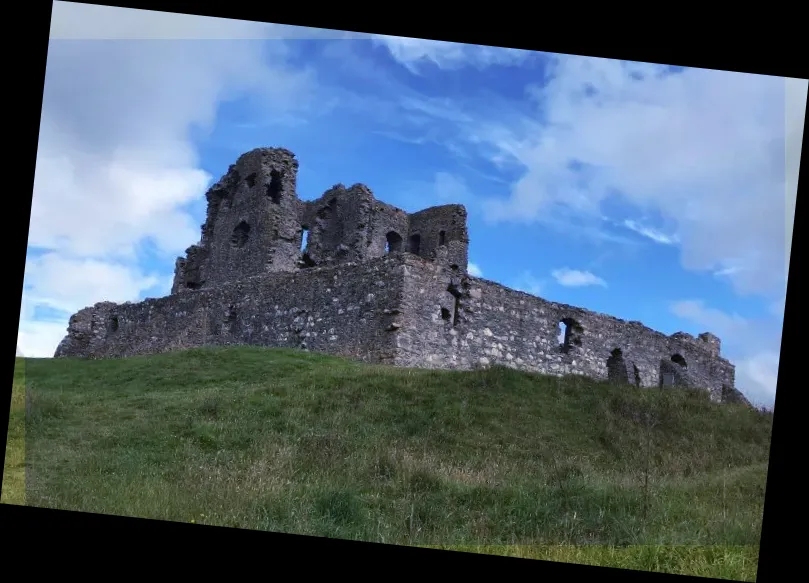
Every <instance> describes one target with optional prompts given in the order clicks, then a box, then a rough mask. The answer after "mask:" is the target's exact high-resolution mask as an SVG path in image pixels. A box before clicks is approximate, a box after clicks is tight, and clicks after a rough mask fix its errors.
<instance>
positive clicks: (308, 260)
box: [300, 253, 317, 267]
mask: <svg viewBox="0 0 809 583" xmlns="http://www.w3.org/2000/svg"><path fill="white" fill-rule="evenodd" d="M315 265H317V264H316V263H315V260H314V259H312V257H311V256H310V255H309V254H308V253H304V254H303V255H301V261H300V266H301V267H314V266H315Z"/></svg>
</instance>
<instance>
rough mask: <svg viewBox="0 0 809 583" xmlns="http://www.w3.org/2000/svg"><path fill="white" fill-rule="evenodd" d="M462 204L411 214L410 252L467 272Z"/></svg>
mask: <svg viewBox="0 0 809 583" xmlns="http://www.w3.org/2000/svg"><path fill="white" fill-rule="evenodd" d="M466 218H467V217H466V209H465V208H464V207H463V206H462V205H458V204H451V205H444V206H436V207H431V208H428V209H424V210H422V211H419V212H416V213H413V214H411V215H410V230H409V233H408V250H409V251H410V252H411V253H414V254H415V255H418V256H420V257H423V258H425V259H428V260H430V261H434V262H436V263H439V264H441V265H443V266H446V267H450V268H451V269H456V270H458V271H461V272H465V271H466V268H467V263H468V257H467V254H468V249H469V233H468V231H467V227H466Z"/></svg>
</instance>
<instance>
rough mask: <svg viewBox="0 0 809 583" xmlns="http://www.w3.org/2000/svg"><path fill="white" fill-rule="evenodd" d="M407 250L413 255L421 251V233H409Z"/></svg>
mask: <svg viewBox="0 0 809 583" xmlns="http://www.w3.org/2000/svg"><path fill="white" fill-rule="evenodd" d="M407 250H408V251H409V252H410V253H412V254H413V255H419V253H420V252H421V235H410V239H409V240H408V243H407Z"/></svg>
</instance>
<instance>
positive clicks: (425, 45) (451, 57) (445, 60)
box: [371, 35, 534, 74]
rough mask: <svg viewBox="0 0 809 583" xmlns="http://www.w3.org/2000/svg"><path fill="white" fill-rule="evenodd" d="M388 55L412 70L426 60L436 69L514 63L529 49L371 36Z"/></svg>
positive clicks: (416, 71)
mask: <svg viewBox="0 0 809 583" xmlns="http://www.w3.org/2000/svg"><path fill="white" fill-rule="evenodd" d="M371 36H372V38H373V39H374V41H375V42H376V43H377V44H380V45H382V46H384V47H385V48H386V49H387V50H388V52H389V53H390V55H391V56H392V57H393V58H394V59H395V60H396V61H398V62H399V63H400V64H401V65H403V66H404V67H406V68H407V69H409V70H410V71H411V72H412V73H416V74H418V73H419V70H420V67H421V66H423V65H425V64H427V63H430V64H432V65H434V66H436V67H438V68H440V69H444V70H450V69H460V68H463V67H477V68H485V67H490V66H493V65H514V64H519V63H521V62H523V61H525V60H526V59H527V58H529V57H531V56H532V54H534V53H532V52H531V51H524V50H520V49H512V48H500V47H489V46H480V45H469V44H462V43H453V42H447V41H437V40H425V39H418V38H405V37H395V36H386V35H371Z"/></svg>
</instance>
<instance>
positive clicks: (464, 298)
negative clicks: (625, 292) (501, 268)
mask: <svg viewBox="0 0 809 583" xmlns="http://www.w3.org/2000/svg"><path fill="white" fill-rule="evenodd" d="M297 170H298V162H297V160H295V156H294V154H293V153H292V152H290V151H288V150H285V149H280V148H260V149H256V150H252V151H251V152H248V153H246V154H244V155H242V156H241V157H240V158H239V159H238V160H237V162H236V164H234V165H232V166H231V167H230V168H229V169H228V172H227V173H226V174H225V176H223V177H222V179H221V180H220V181H219V182H217V184H215V185H214V186H213V187H211V189H209V191H208V193H207V194H206V198H207V201H208V209H207V216H206V220H205V223H204V224H203V225H202V230H201V231H202V232H201V238H200V242H199V243H198V244H196V245H192V246H191V247H189V248H188V249H187V251H186V256H185V257H180V258H178V259H177V261H176V263H175V278H174V283H173V285H172V295H170V296H168V297H165V298H160V299H150V300H146V301H144V302H140V303H137V304H132V303H127V304H123V305H117V304H113V303H110V302H102V303H99V304H96V305H95V306H92V307H90V308H86V309H84V310H82V311H80V312H79V313H77V314H75V315H74V316H73V317H71V319H70V323H69V327H68V335H67V336H66V338H65V339H64V340H63V341H62V343H61V344H60V345H59V347H58V349H57V351H56V356H57V357H61V356H78V357H92V358H103V357H120V356H130V355H135V354H150V353H155V352H162V351H166V350H172V349H180V348H189V347H192V346H202V345H206V344H213V345H216V344H252V345H262V346H276V347H299V348H308V349H312V350H316V351H322V352H326V353H332V354H339V355H344V356H349V357H353V358H359V359H362V360H368V361H373V362H388V363H392V364H397V365H400V366H416V367H428V368H458V369H468V368H474V367H478V366H488V365H491V364H504V365H507V366H512V367H515V368H519V369H523V370H529V371H534V372H540V373H546V374H556V375H563V374H579V375H585V376H588V377H591V378H595V379H605V380H611V381H614V382H620V383H630V384H637V385H640V386H646V387H649V386H677V385H679V386H693V387H701V388H707V389H709V390H710V392H711V395H712V397H713V398H714V399H715V400H721V401H730V400H734V399H735V400H739V396H738V395H739V394H738V391H736V390H735V389H734V367H733V365H731V364H730V363H729V362H728V361H727V360H725V359H724V358H722V357H721V356H720V348H721V346H720V341H719V339H718V338H717V337H716V336H714V335H713V334H710V333H707V332H706V333H703V334H700V335H699V336H698V337H697V338H694V337H693V336H690V335H689V334H685V333H682V332H678V333H676V334H672V335H671V336H666V335H664V334H661V333H659V332H655V331H653V330H650V329H649V328H646V327H645V326H643V325H642V324H641V323H640V322H625V321H623V320H619V319H617V318H613V317H611V316H607V315H603V314H597V313H594V312H590V311H588V310H584V309H582V308H577V307H574V306H568V305H565V304H559V303H554V302H548V301H546V300H543V299H541V298H537V297H534V296H531V295H529V294H525V293H522V292H518V291H515V290H511V289H509V288H506V287H504V286H501V285H499V284H496V283H494V282H491V281H487V280H484V279H479V278H473V277H469V276H468V274H467V265H468V263H467V261H468V245H469V236H468V231H467V224H466V223H467V215H466V210H465V208H464V207H463V206H462V205H444V206H438V207H431V208H428V209H425V210H422V211H420V212H416V213H413V214H408V213H406V212H404V211H403V210H401V209H398V208H396V207H394V206H391V205H388V204H385V203H383V202H380V201H378V200H376V199H375V197H374V195H373V193H372V192H371V190H370V189H369V188H368V187H367V186H365V185H362V184H355V185H353V186H351V187H350V188H346V187H345V186H343V185H341V184H338V185H336V186H334V187H333V188H331V189H329V190H328V191H327V192H326V193H324V194H323V196H321V197H320V198H319V199H317V200H315V201H309V202H303V201H301V200H299V199H298V197H297V194H296V190H295V189H296V181H297ZM304 231H308V236H307V244H306V247H305V248H304V249H302V248H301V247H302V237H303V233H304ZM560 325H562V326H564V328H565V333H564V334H565V335H564V337H563V338H562V339H561V340H560V339H559V334H560Z"/></svg>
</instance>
